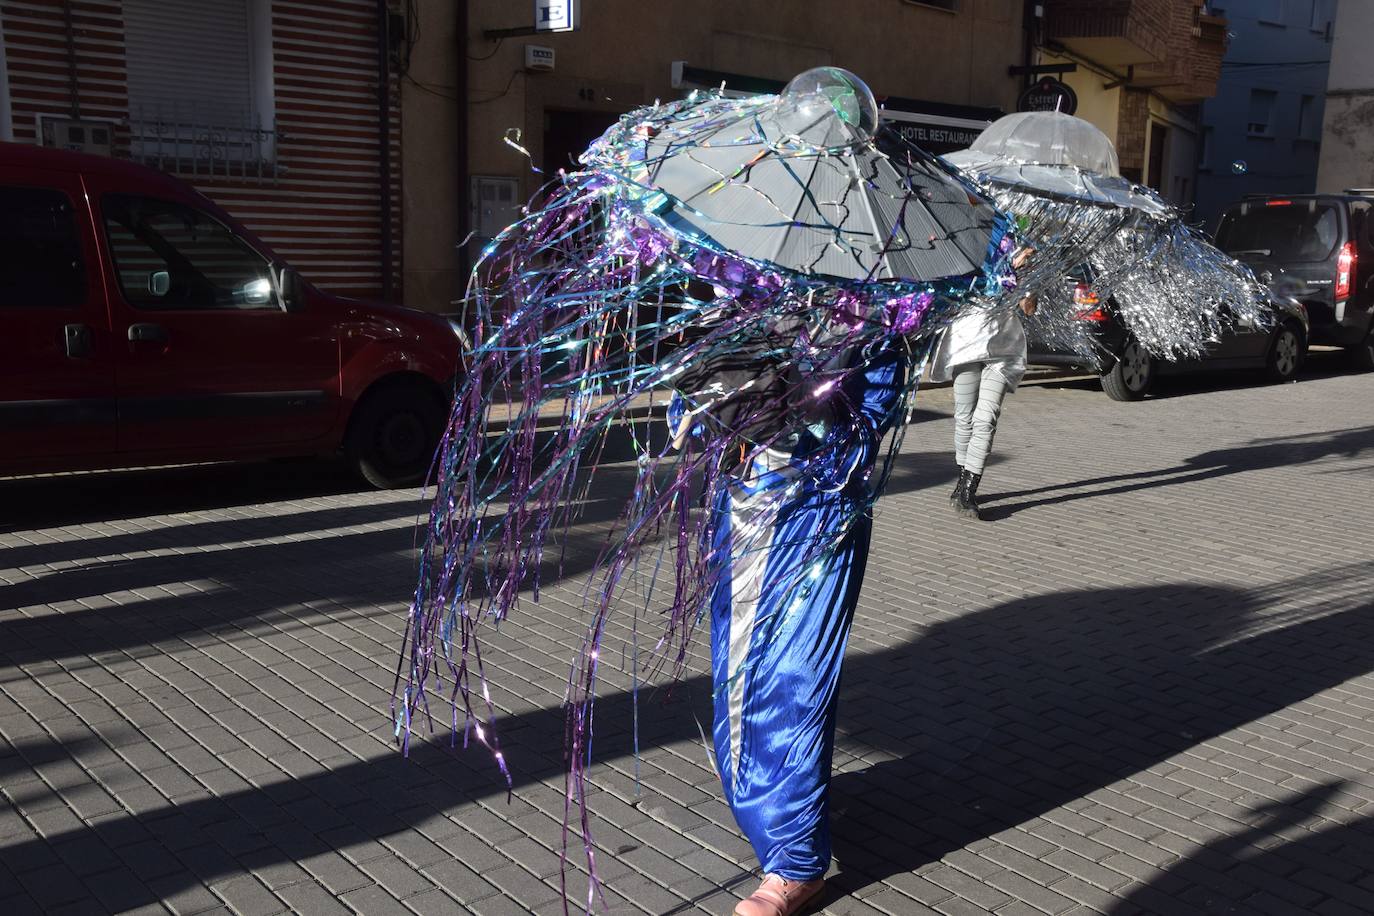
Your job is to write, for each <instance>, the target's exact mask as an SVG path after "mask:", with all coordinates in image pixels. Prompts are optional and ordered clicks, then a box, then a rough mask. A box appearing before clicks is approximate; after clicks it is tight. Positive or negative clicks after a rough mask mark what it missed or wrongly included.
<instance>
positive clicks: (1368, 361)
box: [1350, 327, 1374, 372]
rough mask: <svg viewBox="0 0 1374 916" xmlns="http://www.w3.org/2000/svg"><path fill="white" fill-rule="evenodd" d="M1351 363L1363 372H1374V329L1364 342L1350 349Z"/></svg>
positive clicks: (1370, 330)
mask: <svg viewBox="0 0 1374 916" xmlns="http://www.w3.org/2000/svg"><path fill="white" fill-rule="evenodd" d="M1350 361H1351V363H1353V364H1354V366H1355V368H1356V369H1358V370H1360V371H1361V372H1374V327H1371V328H1370V329H1369V333H1367V334H1365V335H1364V340H1363V341H1362V342H1360V343H1357V344H1356V345H1355V346H1353V347H1351V348H1350Z"/></svg>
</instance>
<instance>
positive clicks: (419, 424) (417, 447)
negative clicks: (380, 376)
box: [344, 382, 444, 490]
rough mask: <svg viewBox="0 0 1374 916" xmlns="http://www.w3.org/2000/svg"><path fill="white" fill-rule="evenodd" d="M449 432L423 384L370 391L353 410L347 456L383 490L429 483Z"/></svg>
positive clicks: (441, 411)
mask: <svg viewBox="0 0 1374 916" xmlns="http://www.w3.org/2000/svg"><path fill="white" fill-rule="evenodd" d="M443 428H444V405H443V404H442V403H440V401H439V399H438V397H436V396H435V395H434V393H433V392H432V391H430V390H429V389H428V388H426V387H425V386H424V385H423V384H420V383H418V382H398V383H394V384H390V385H386V386H385V387H382V388H379V389H376V390H374V391H371V392H368V393H367V394H366V395H364V396H363V400H362V401H361V403H359V404H358V406H357V407H355V408H354V409H353V418H352V420H351V422H350V423H349V426H348V439H347V441H346V442H345V443H344V451H345V453H346V454H347V455H348V460H349V462H350V463H351V464H352V465H353V467H354V469H355V470H356V471H357V472H358V473H359V474H360V475H361V476H362V478H363V479H364V480H366V481H367V482H368V483H370V484H372V486H374V487H377V488H378V489H381V490H390V489H395V488H397V487H414V486H418V485H420V484H421V483H423V482H424V479H425V474H426V472H428V471H429V468H430V463H431V462H432V461H433V459H434V450H435V448H436V447H437V446H438V444H439V439H440V437H441V436H442V435H443Z"/></svg>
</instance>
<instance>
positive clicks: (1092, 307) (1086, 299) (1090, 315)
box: [1073, 283, 1107, 321]
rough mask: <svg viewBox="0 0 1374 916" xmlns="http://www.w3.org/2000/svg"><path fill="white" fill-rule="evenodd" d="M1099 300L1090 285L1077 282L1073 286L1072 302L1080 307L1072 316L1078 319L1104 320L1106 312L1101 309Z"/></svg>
mask: <svg viewBox="0 0 1374 916" xmlns="http://www.w3.org/2000/svg"><path fill="white" fill-rule="evenodd" d="M1099 301H1100V300H1099V299H1098V297H1097V293H1095V292H1093V288H1092V287H1091V286H1089V285H1088V284H1086V283H1079V284H1078V285H1077V286H1075V287H1074V288H1073V304H1074V305H1077V306H1080V308H1079V310H1078V311H1077V312H1075V313H1074V316H1073V317H1074V318H1077V319H1078V320H1079V321H1106V320H1107V313H1106V312H1104V311H1103V310H1102V308H1101V306H1100V305H1099V304H1098V303H1099Z"/></svg>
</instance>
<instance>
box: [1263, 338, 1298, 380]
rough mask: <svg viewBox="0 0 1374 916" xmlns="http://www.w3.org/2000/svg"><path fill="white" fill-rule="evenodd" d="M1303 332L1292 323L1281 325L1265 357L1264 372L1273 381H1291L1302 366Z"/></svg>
mask: <svg viewBox="0 0 1374 916" xmlns="http://www.w3.org/2000/svg"><path fill="white" fill-rule="evenodd" d="M1305 349H1306V348H1305V347H1304V346H1303V334H1302V331H1300V330H1298V329H1297V328H1296V327H1294V326H1293V325H1292V324H1283V325H1280V326H1279V329H1278V331H1276V332H1275V334H1274V339H1273V341H1272V342H1270V344H1269V353H1268V354H1267V355H1266V356H1265V357H1264V374H1265V375H1267V376H1269V380H1270V381H1273V382H1291V381H1293V379H1295V378H1297V377H1298V370H1299V369H1301V368H1302V358H1303V351H1304V350H1305Z"/></svg>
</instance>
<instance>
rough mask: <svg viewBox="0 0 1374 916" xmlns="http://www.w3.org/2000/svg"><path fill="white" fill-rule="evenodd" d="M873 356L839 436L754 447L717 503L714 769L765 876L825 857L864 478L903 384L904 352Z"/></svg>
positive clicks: (863, 537)
mask: <svg viewBox="0 0 1374 916" xmlns="http://www.w3.org/2000/svg"><path fill="white" fill-rule="evenodd" d="M870 360H871V361H870V362H869V363H868V365H867V368H866V369H865V370H864V371H863V372H859V373H856V374H855V375H854V377H853V379H852V384H850V385H849V386H847V387H848V388H849V390H848V391H847V392H844V393H843V394H844V403H845V404H846V405H847V415H848V419H847V420H846V421H845V423H844V429H846V430H847V433H846V435H845V436H844V437H837V439H836V441H834V442H832V443H831V444H830V445H828V446H825V445H822V446H821V447H819V448H808V447H806V445H805V443H804V444H803V447H802V448H801V449H800V452H799V454H801V455H802V456H803V457H800V458H798V457H797V454H798V453H794V454H793V455H785V454H778V453H776V452H768V453H765V454H764V455H762V456H759V457H758V458H756V459H755V461H754V462H753V464H752V465H751V467H750V468H749V471H748V472H747V473H743V474H741V475H739V476H737V477H736V478H735V479H734V481H733V482H732V483H731V484H730V485H729V486H728V487H725V488H722V490H721V491H720V492H719V494H718V496H717V501H716V505H715V506H714V509H715V512H716V513H717V514H716V520H717V541H716V550H717V555H718V556H719V557H721V558H722V560H721V562H722V564H723V569H722V571H721V574H720V577H719V578H718V579H717V582H716V584H715V588H714V591H713V593H712V597H711V606H710V611H711V668H712V680H713V684H714V717H713V737H714V744H715V752H716V766H717V769H718V771H719V773H720V779H721V784H722V786H723V787H724V790H725V798H726V800H727V801H728V802H729V804H730V808H731V811H732V812H733V813H734V816H735V820H736V822H737V823H738V824H739V826H740V829H741V830H742V831H743V832H744V835H745V836H746V837H747V838H748V839H749V842H750V844H751V845H752V846H753V847H754V852H755V854H756V855H757V856H758V859H759V863H760V865H761V866H762V867H763V871H764V873H765V874H777V875H781V876H782V877H784V878H788V879H791V880H807V879H811V878H816V877H819V876H821V875H823V874H825V872H826V869H827V868H828V867H829V865H830V826H829V815H830V811H829V808H830V801H829V800H830V767H831V757H832V752H833V749H834V743H835V708H836V699H837V697H838V692H839V683H840V668H841V665H842V662H843V660H844V652H845V645H846V643H847V642H848V639H849V631H850V626H851V624H852V623H853V620H854V609H855V606H856V605H857V603H858V599H859V588H860V586H861V585H862V584H863V577H864V568H865V566H866V564H867V561H868V546H869V538H870V535H871V532H872V516H871V514H870V506H871V503H872V499H873V494H872V493H871V492H870V490H869V480H868V478H869V474H870V472H871V471H872V468H873V466H874V463H875V459H876V457H877V453H878V446H879V443H880V441H881V438H882V436H883V435H884V434H885V433H886V431H887V430H888V429H890V428H891V425H892V423H893V422H895V419H896V417H895V414H896V412H897V411H898V409H899V402H900V392H901V390H902V386H903V385H904V383H905V382H904V377H905V376H904V373H905V360H904V359H903V358H902V357H901V356H900V355H899V354H895V353H885V354H879V355H878V356H877V357H876V358H873V357H870ZM814 444H815V443H813V445H814Z"/></svg>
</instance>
